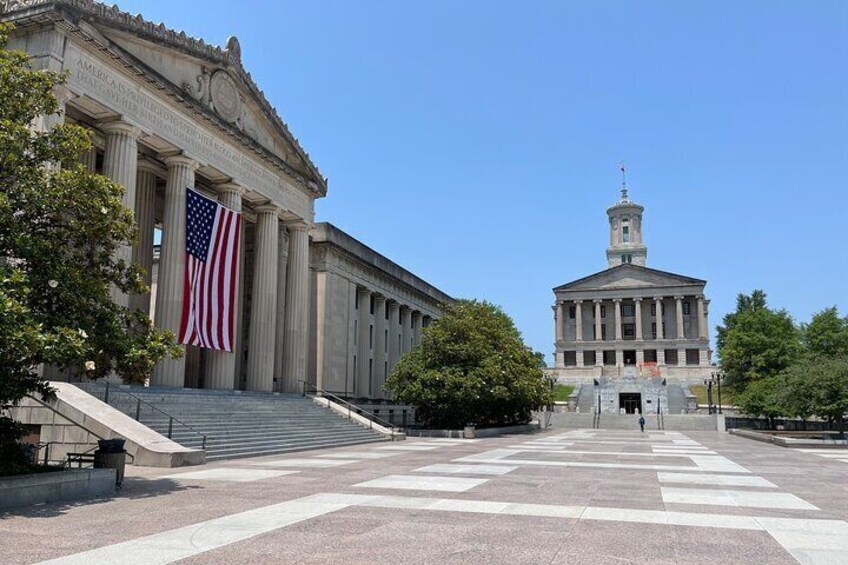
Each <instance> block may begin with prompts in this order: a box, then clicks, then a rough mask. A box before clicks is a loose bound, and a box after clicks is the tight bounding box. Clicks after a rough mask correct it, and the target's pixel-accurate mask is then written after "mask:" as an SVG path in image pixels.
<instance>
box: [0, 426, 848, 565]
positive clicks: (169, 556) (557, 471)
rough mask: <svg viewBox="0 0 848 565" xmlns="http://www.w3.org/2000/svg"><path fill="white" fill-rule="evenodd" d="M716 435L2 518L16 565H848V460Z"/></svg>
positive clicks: (364, 452) (548, 448) (410, 465)
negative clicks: (330, 564)
mask: <svg viewBox="0 0 848 565" xmlns="http://www.w3.org/2000/svg"><path fill="white" fill-rule="evenodd" d="M824 455H826V456H823V455H822V454H821V453H818V452H804V451H801V450H789V449H785V448H780V447H775V446H770V445H766V444H762V443H757V442H752V441H749V440H745V439H742V438H737V437H734V436H729V435H726V434H716V433H709V432H687V433H685V434H684V433H679V432H657V431H654V432H651V431H646V433H644V434H640V433H639V432H638V431H633V432H631V431H613V430H556V431H553V432H547V433H542V434H536V435H525V436H511V437H504V438H496V439H485V440H442V439H433V440H426V439H420V440H416V439H410V440H408V441H406V442H399V443H394V444H388V443H379V444H369V445H366V446H358V447H346V448H339V449H334V450H324V451H311V452H302V453H298V454H292V455H289V456H271V457H265V458H261V459H241V460H233V461H225V462H218V463H214V464H209V465H205V466H203V467H192V468H182V469H152V468H133V467H131V468H129V470H128V478H127V479H126V481H125V484H124V489H123V490H122V491H121V493H120V495H118V496H116V497H115V498H114V499H111V500H106V501H97V502H89V503H79V504H53V505H46V506H42V507H39V508H36V509H31V510H29V511H26V512H23V513H17V514H12V513H8V514H4V515H0V516H2V519H0V563H3V564H4V565H5V564H8V565H12V564H18V563H36V562H49V563H63V564H65V563H67V564H72V563H74V564H76V563H110V564H112V563H116V564H118V563H119V564H135V563H138V564H144V565H153V564H158V563H171V562H174V561H178V560H182V562H183V563H192V564H194V563H328V562H337V563H338V562H343V563H369V564H379V563H387V564H388V563H391V564H398V563H487V564H488V563H510V564H517V563H534V564H535V563H581V564H607V563H609V564H620V563H646V564H652V565H659V564H674V565H683V564H689V563H693V564H694V563H698V564H702V563H722V564H737V563H738V564H746V565H748V564H757V565H760V564H784V563H798V562H800V563H810V564H833V565H844V564H845V563H848V481H846V479H848V457H845V458H840V457H835V456H830V455H832V454H828V453H825V454H824Z"/></svg>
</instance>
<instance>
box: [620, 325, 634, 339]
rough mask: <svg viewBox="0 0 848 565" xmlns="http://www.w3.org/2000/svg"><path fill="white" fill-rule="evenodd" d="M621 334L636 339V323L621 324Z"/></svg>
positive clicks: (625, 337)
mask: <svg viewBox="0 0 848 565" xmlns="http://www.w3.org/2000/svg"><path fill="white" fill-rule="evenodd" d="M621 334H622V337H624V339H636V324H621Z"/></svg>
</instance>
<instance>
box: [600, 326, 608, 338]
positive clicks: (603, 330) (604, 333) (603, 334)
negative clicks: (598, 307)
mask: <svg viewBox="0 0 848 565" xmlns="http://www.w3.org/2000/svg"><path fill="white" fill-rule="evenodd" d="M606 338H607V325H606V324H601V339H606Z"/></svg>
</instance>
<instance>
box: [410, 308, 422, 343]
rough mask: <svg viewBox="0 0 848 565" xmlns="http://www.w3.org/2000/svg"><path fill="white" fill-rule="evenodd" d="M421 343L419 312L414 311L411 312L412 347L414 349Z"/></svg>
mask: <svg viewBox="0 0 848 565" xmlns="http://www.w3.org/2000/svg"><path fill="white" fill-rule="evenodd" d="M419 343H421V312H419V311H418V310H414V311H413V312H412V346H413V347H415V346H416V345H418V344H419Z"/></svg>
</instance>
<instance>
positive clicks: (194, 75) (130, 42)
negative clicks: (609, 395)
mask: <svg viewBox="0 0 848 565" xmlns="http://www.w3.org/2000/svg"><path fill="white" fill-rule="evenodd" d="M0 21H7V22H12V23H13V24H14V25H15V29H14V32H13V35H12V41H11V44H10V47H11V48H13V49H20V50H23V51H25V52H27V53H28V54H29V55H30V56H31V60H32V63H33V65H34V66H35V67H36V68H42V69H49V70H52V71H58V72H62V71H67V72H68V80H67V82H66V84H65V85H64V86H63V87H61V88H60V89H59V90H58V91H57V92H56V95H57V98H58V99H59V101H60V103H61V108H62V110H63V112H62V114H61V115H59V116H49V117H46V118H45V119H44V120H42V123H39V124H35V127H40V128H49V127H52V126H53V125H55V124H56V123H60V122H61V121H63V120H64V121H66V122H70V123H76V124H79V125H81V126H84V127H86V128H88V129H89V130H90V131H91V133H92V136H93V139H94V144H95V147H94V148H93V149H92V151H91V152H90V153H89V155H87V156H86V157H85V159H84V165H85V166H86V167H88V168H89V169H90V170H91V171H94V172H98V173H102V174H104V175H106V176H108V177H109V178H111V179H112V180H114V181H115V182H117V183H118V184H121V185H122V186H123V187H124V188H125V190H126V194H125V197H124V205H125V206H126V207H128V208H130V209H131V210H133V212H134V214H135V217H136V221H137V223H138V225H139V232H140V236H139V238H138V240H137V241H136V242H135V244H134V245H133V246H132V247H131V248H126V249H122V250H121V251H120V253H121V254H122V256H123V257H125V258H126V259H132V260H134V261H136V262H138V263H139V264H141V266H142V267H144V268H145V269H146V271H147V273H148V275H147V276H148V280H147V282H148V284H150V285H151V286H155V287H156V292H155V299H152V298H151V295H150V294H148V295H145V296H138V297H132V299H130V297H127V296H121V295H116V296H115V299H116V300H118V301H121V302H123V303H124V304H127V305H130V306H133V307H137V308H139V309H142V310H145V311H150V310H152V311H153V314H154V316H153V317H154V322H155V324H156V326H157V327H159V328H161V329H168V330H171V331H173V332H174V333H175V334H176V333H178V330H179V324H180V318H181V312H182V301H183V276H184V262H185V249H184V242H185V228H186V226H185V220H186V218H185V199H186V190H187V188H188V187H191V188H194V189H196V190H198V191H199V192H201V193H203V194H204V195H206V196H208V197H210V198H213V199H217V200H218V201H220V202H221V203H222V204H223V205H225V206H228V207H229V208H232V209H234V210H237V211H241V212H242V213H243V222H244V224H243V234H244V237H243V238H242V250H241V251H242V252H241V254H240V256H241V260H242V264H241V269H240V279H239V293H238V299H237V304H236V346H235V348H234V351H233V352H231V353H230V352H223V351H213V350H206V349H199V348H195V347H192V346H187V347H186V351H185V355H184V356H183V357H182V358H180V359H174V360H165V361H163V362H162V363H160V364H159V365H158V366H157V367H156V369H155V373H154V374H153V376H152V378H151V384H152V385H158V386H170V387H183V386H188V387H198V386H203V387H206V388H216V389H246V390H253V391H265V392H268V391H284V392H297V391H300V390H301V386H300V384H299V383H300V381H302V380H305V379H307V378H310V376H311V377H312V378H313V380H314V379H315V376H318V377H319V378H322V379H323V378H325V377H326V378H329V379H331V380H330V381H328V382H329V383H331V386H332V387H336V386H338V382H339V377H337V376H336V375H337V372H336V369H334V368H333V369H332V370H330V369H327V367H330V366H332V363H330V364H327V363H314V362H313V361H312V360H311V359H312V357H314V354H315V344H313V343H311V340H312V339H323V340H325V341H324V345H322V346H321V347H322V351H325V352H326V357H327V358H331V357H332V356H333V355H341V354H340V353H337V352H335V350H334V349H333V348H334V347H336V346H337V345H339V344H338V343H337V341H335V340H336V337H337V334H338V335H343V334H345V335H346V333H347V332H348V329H349V328H348V325H349V321H348V316H349V313H348V311H347V310H345V311H344V312H343V313H341V314H338V315H336V313H335V312H334V310H333V309H334V308H335V307H336V306H338V304H336V303H335V302H332V300H330V301H326V300H323V298H322V297H323V296H325V295H322V294H321V293H320V292H316V290H315V287H316V284H318V285H319V286H320V285H321V284H324V282H322V281H329V284H330V286H331V288H333V289H335V286H336V285H337V282H336V281H337V278H336V277H335V276H322V277H318V278H317V279H316V276H314V275H312V274H311V270H310V265H311V263H312V262H313V261H312V260H311V258H310V233H311V232H312V230H313V229H314V228H315V222H314V203H315V200H316V199H318V198H323V197H324V196H326V194H327V180H326V179H325V178H324V176H323V175H322V174H321V173H320V171H319V170H318V169H317V167H316V166H315V165H314V164H313V162H312V160H311V159H310V157H309V155H308V154H307V153H306V152H305V151H304V149H303V148H302V147H301V146H300V144H299V143H298V141H297V139H296V138H295V137H294V136H293V135H292V133H291V132H290V131H289V129H288V127H287V126H286V124H285V123H284V122H283V121H282V119H281V118H280V116H279V115H278V114H277V112H276V110H275V109H274V108H273V107H272V106H271V105H270V103H269V102H268V100H267V99H266V98H265V96H264V94H263V92H262V91H261V90H260V88H259V86H258V85H257V84H256V83H255V82H254V81H253V78H252V77H251V75H250V73H249V72H247V70H246V69H245V68H244V67H243V65H242V61H241V47H240V45H239V42H238V40H237V39H236V38H234V37H231V38H230V39H229V40H228V41H227V44H226V46H225V47H223V48H222V47H217V46H214V45H211V44H208V43H206V42H205V41H203V40H198V39H194V38H191V37H187V36H186V35H185V33H180V32H176V31H173V30H170V29H167V28H166V27H165V26H164V24H156V23H153V22H149V21H146V20H144V18H143V17H142V16H135V15H131V14H128V13H126V12H122V11H121V10H120V9H119V8H117V7H115V6H107V5H105V4H101V3H99V2H94V1H92V0H0ZM156 229H159V230H161V234H162V241H161V250H160V251H159V254H158V264H157V265H156V267H157V268H156V271H155V272H156V277H157V278H156V281H153V279H152V274H153V272H154V269H153V261H154V232H155V230H156ZM328 229H329V228H320V227H319V228H318V229H317V230H316V233H317V234H319V237H320V236H321V235H320V234H325V233H328ZM340 239H341V238H340ZM350 241H355V240H350ZM323 243H327V242H319V248H321V244H323ZM356 243H357V244H358V242H356ZM358 245H360V246H361V244H358ZM350 247H356V246H355V245H353V244H352V243H351V245H350ZM362 247H364V246H362ZM321 253H324V251H321ZM372 253H373V252H372ZM374 255H375V256H376V254H374ZM366 260H367V259H366ZM385 261H387V260H385ZM318 263H319V264H322V265H324V264H331V263H332V261H331V260H325V259H319V260H318ZM371 267H373V272H374V273H377V272H382V271H381V269H380V267H379V265H372V266H371ZM334 269H335V267H333V268H330V269H329V270H328V271H327V272H328V273H329V272H330V271H333V270H334ZM398 269H399V268H398ZM362 270H363V273H364V272H365V271H367V270H368V269H367V268H363V269H362ZM333 272H334V271H333ZM404 273H405V271H404ZM371 276H372V275H369V274H362V275H361V276H360V277H359V278H358V279H356V280H357V284H358V285H359V286H361V287H362V288H363V289H367V288H371V289H372V290H373V291H374V292H375V295H374V296H375V299H374V302H376V303H377V306H376V307H377V308H383V306H386V305H388V306H389V307H391V304H397V305H398V308H399V311H400V306H401V305H403V306H404V307H405V309H404V310H403V311H402V313H401V315H407V316H412V315H413V311H414V312H417V313H418V314H417V320H416V319H415V318H410V324H412V326H410V327H411V330H410V331H412V332H413V333H414V332H416V331H419V330H420V327H421V325H422V324H423V323H424V322H425V316H430V317H432V316H434V315H435V310H434V308H432V307H431V304H430V303H427V304H425V303H424V302H425V301H424V299H423V298H422V297H416V296H413V294H414V293H412V292H411V291H410V292H409V293H408V294H398V293H396V294H392V292H391V291H392V288H391V285H387V288H385V289H384V288H383V287H382V286H380V284H382V283H380V284H377V283H376V281H378V280H380V281H381V280H382V279H380V277H383V275H382V274H380V275H379V276H377V275H373V280H374V281H375V282H374V284H371V285H370V286H369V281H371V280H372V279H371V278H369V277H371ZM407 276H409V277H411V276H412V275H410V274H409V273H406V274H405V275H403V276H400V275H398V280H403V279H404V277H407ZM354 278H355V277H350V280H354ZM316 280H317V282H316ZM421 282H422V283H423V281H421ZM424 284H426V283H424ZM398 285H399V283H398ZM310 295H314V296H316V297H318V300H317V301H316V302H315V303H314V304H313V305H312V310H313V311H315V308H321V309H323V310H322V314H321V315H322V316H323V317H324V319H326V320H328V321H331V322H332V323H336V322H337V321H340V323H342V324H347V325H345V326H344V328H342V329H338V330H337V329H336V328H334V327H333V328H330V329H329V330H328V331H325V330H321V331H319V330H316V329H315V328H314V326H313V324H312V323H311V322H310ZM326 296H327V297H328V298H331V299H333V300H335V294H333V292H329V293H328V294H326ZM422 296H423V295H422ZM380 297H385V298H386V303H385V304H384V301H383V300H381V299H380ZM388 300H392V302H388ZM344 307H345V308H347V305H345V306H344ZM403 312H405V313H406V314H403ZM415 335H417V334H415ZM378 357H379V356H378ZM357 359H361V357H357ZM311 366H315V368H314V369H308V367H311ZM359 374H360V375H361V374H362V372H360V373H359ZM378 374H379V375H382V373H381V372H380V371H378ZM317 382H318V383H320V382H322V381H317ZM376 385H377V381H374V382H373V383H371V384H369V387H368V389H369V393H370V392H371V391H376V390H377V388H376ZM363 387H364V384H360V385H358V388H356V387H355V388H354V389H353V390H354V391H357V390H364V388H363ZM374 394H377V393H376V392H375V393H374Z"/></svg>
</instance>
